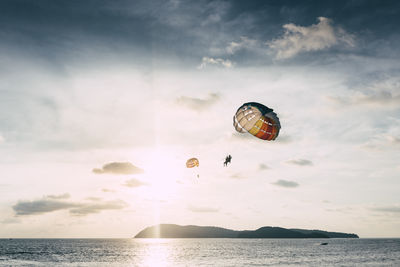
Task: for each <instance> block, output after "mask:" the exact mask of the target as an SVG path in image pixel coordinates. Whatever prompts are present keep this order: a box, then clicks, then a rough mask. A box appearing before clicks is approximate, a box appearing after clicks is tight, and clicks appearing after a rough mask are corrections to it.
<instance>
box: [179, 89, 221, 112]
mask: <svg viewBox="0 0 400 267" xmlns="http://www.w3.org/2000/svg"><path fill="white" fill-rule="evenodd" d="M219 100H220V96H219V95H218V94H215V93H210V94H209V95H208V97H207V98H205V99H201V98H193V97H187V96H181V97H179V98H177V99H176V103H177V104H179V105H183V106H186V107H188V108H190V109H193V110H197V111H201V110H204V109H207V108H209V107H211V106H212V105H214V104H215V103H217V102H218V101H219Z"/></svg>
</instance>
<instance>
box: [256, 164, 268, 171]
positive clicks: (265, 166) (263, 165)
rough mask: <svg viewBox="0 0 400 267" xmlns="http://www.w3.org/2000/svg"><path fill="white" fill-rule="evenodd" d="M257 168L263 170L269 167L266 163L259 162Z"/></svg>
mask: <svg viewBox="0 0 400 267" xmlns="http://www.w3.org/2000/svg"><path fill="white" fill-rule="evenodd" d="M258 169H259V170H260V171H263V170H268V169H269V167H268V165H266V164H264V163H260V165H258Z"/></svg>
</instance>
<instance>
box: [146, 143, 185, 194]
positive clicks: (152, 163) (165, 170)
mask: <svg viewBox="0 0 400 267" xmlns="http://www.w3.org/2000/svg"><path fill="white" fill-rule="evenodd" d="M176 155H177V154H176V153H173V152H172V151H167V150H161V149H157V150H155V151H153V152H151V153H149V157H148V158H147V159H146V162H145V166H144V167H145V174H144V177H145V179H146V181H147V182H148V185H149V186H148V191H147V192H148V193H147V194H148V195H147V196H148V197H149V198H150V199H153V200H159V201H168V200H171V199H174V198H175V195H176V191H177V188H178V183H177V181H178V180H179V179H181V177H182V174H183V170H184V168H185V165H184V163H183V164H182V162H180V160H178V159H177V157H176Z"/></svg>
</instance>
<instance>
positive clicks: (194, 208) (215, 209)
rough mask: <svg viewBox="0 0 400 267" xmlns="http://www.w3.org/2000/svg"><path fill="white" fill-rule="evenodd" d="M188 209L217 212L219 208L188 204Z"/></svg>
mask: <svg viewBox="0 0 400 267" xmlns="http://www.w3.org/2000/svg"><path fill="white" fill-rule="evenodd" d="M188 210H190V211H192V212H218V211H219V209H217V208H211V207H199V206H192V205H190V206H189V207H188Z"/></svg>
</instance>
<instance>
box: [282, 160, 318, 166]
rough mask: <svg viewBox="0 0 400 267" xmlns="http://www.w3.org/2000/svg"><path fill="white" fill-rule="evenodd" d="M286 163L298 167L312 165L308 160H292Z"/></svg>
mask: <svg viewBox="0 0 400 267" xmlns="http://www.w3.org/2000/svg"><path fill="white" fill-rule="evenodd" d="M286 163H289V164H294V165H299V166H311V165H313V163H312V161H311V160H308V159H292V160H288V161H286Z"/></svg>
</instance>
